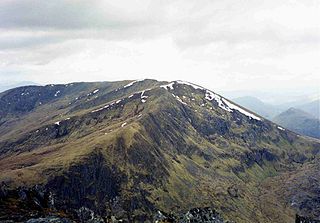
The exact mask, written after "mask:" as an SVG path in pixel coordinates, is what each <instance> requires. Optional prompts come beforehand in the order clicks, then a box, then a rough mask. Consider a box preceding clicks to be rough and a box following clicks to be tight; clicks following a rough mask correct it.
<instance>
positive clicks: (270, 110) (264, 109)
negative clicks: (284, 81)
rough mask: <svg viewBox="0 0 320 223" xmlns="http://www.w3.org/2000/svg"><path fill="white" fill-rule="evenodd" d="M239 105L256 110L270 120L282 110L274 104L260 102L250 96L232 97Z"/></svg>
mask: <svg viewBox="0 0 320 223" xmlns="http://www.w3.org/2000/svg"><path fill="white" fill-rule="evenodd" d="M232 100H233V101H234V102H236V103H238V104H239V105H241V106H243V107H245V108H248V109H250V110H251V111H254V112H256V113H257V114H259V115H261V116H263V117H265V118H267V119H269V120H272V118H273V117H275V116H276V115H278V114H279V113H280V112H281V111H282V110H281V109H280V108H278V107H277V106H275V105H271V104H268V103H264V102H262V101H261V100H260V99H258V98H256V97H252V96H244V97H239V98H234V99H232Z"/></svg>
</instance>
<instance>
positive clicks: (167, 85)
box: [160, 82, 174, 90]
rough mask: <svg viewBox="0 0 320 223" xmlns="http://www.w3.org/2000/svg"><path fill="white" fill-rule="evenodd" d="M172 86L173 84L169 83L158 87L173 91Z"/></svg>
mask: <svg viewBox="0 0 320 223" xmlns="http://www.w3.org/2000/svg"><path fill="white" fill-rule="evenodd" d="M173 85H174V82H171V83H169V84H165V85H161V86H160V87H161V88H164V89H166V90H169V89H171V90H173ZM168 88H169V89H168Z"/></svg>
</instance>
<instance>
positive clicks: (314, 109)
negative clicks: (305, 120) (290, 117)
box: [297, 99, 320, 119]
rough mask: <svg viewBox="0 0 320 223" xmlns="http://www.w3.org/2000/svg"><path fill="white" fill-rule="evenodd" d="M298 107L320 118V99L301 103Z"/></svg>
mask: <svg viewBox="0 0 320 223" xmlns="http://www.w3.org/2000/svg"><path fill="white" fill-rule="evenodd" d="M297 108H298V109H301V110H303V111H305V112H307V113H309V114H311V115H313V116H314V117H316V118H318V119H320V99H318V100H314V101H312V102H308V103H305V104H302V105H299V106H297Z"/></svg>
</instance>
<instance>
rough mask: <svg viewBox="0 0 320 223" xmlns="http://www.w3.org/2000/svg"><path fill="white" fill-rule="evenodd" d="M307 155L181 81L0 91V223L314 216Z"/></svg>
mask: <svg viewBox="0 0 320 223" xmlns="http://www.w3.org/2000/svg"><path fill="white" fill-rule="evenodd" d="M319 153H320V143H319V141H316V140H313V139H309V138H305V137H302V136H299V135H297V134H295V133H293V132H291V131H288V130H286V129H284V128H283V127H281V126H278V125H276V124H274V123H272V122H270V121H268V120H265V119H263V118H261V117H260V116H258V115H257V114H255V113H253V112H251V111H249V110H247V109H245V108H243V107H241V106H239V105H237V104H235V103H233V102H232V101H230V100H228V99H226V98H224V97H222V96H220V95H218V94H216V93H214V92H212V91H210V90H208V89H205V88H203V87H200V86H198V85H195V84H191V83H188V82H184V81H173V82H158V81H156V80H149V79H146V80H140V81H118V82H92V83H71V84H66V85H46V86H28V87H19V88H15V89H12V90H8V91H5V92H3V93H0V181H1V190H0V199H1V200H0V201H1V202H0V220H13V221H15V222H24V221H27V220H28V219H31V218H40V217H42V218H43V217H47V216H54V217H57V218H61V219H65V221H72V220H74V221H77V222H79V221H83V222H90V221H91V222H108V221H114V222H115V221H116V220H122V221H125V222H144V221H158V222H161V221H164V222H165V221H173V222H174V221H176V222H190V221H191V220H192V219H198V220H197V221H198V222H205V220H204V219H207V220H208V221H207V222H224V221H226V220H230V221H234V222H292V221H293V220H294V218H295V216H296V214H298V215H302V216H306V217H311V218H314V219H317V218H319V211H320V209H319V201H318V200H317V196H318V193H317V190H318V185H319V180H318V179H320V178H319V177H317V176H319V171H316V170H317V169H319V160H318V159H319ZM301 185H304V187H303V188H301ZM179 219H180V220H179ZM188 219H189V220H188ZM190 219H191V220H190ZM222 219H224V220H222ZM89 220H90V221H89ZM197 221H196V220H192V222H197Z"/></svg>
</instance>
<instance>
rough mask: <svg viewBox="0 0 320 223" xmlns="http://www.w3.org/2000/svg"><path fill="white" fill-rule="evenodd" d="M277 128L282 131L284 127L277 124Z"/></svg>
mask: <svg viewBox="0 0 320 223" xmlns="http://www.w3.org/2000/svg"><path fill="white" fill-rule="evenodd" d="M277 128H278V129H280V130H281V131H284V130H285V129H284V128H282V127H280V126H277Z"/></svg>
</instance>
